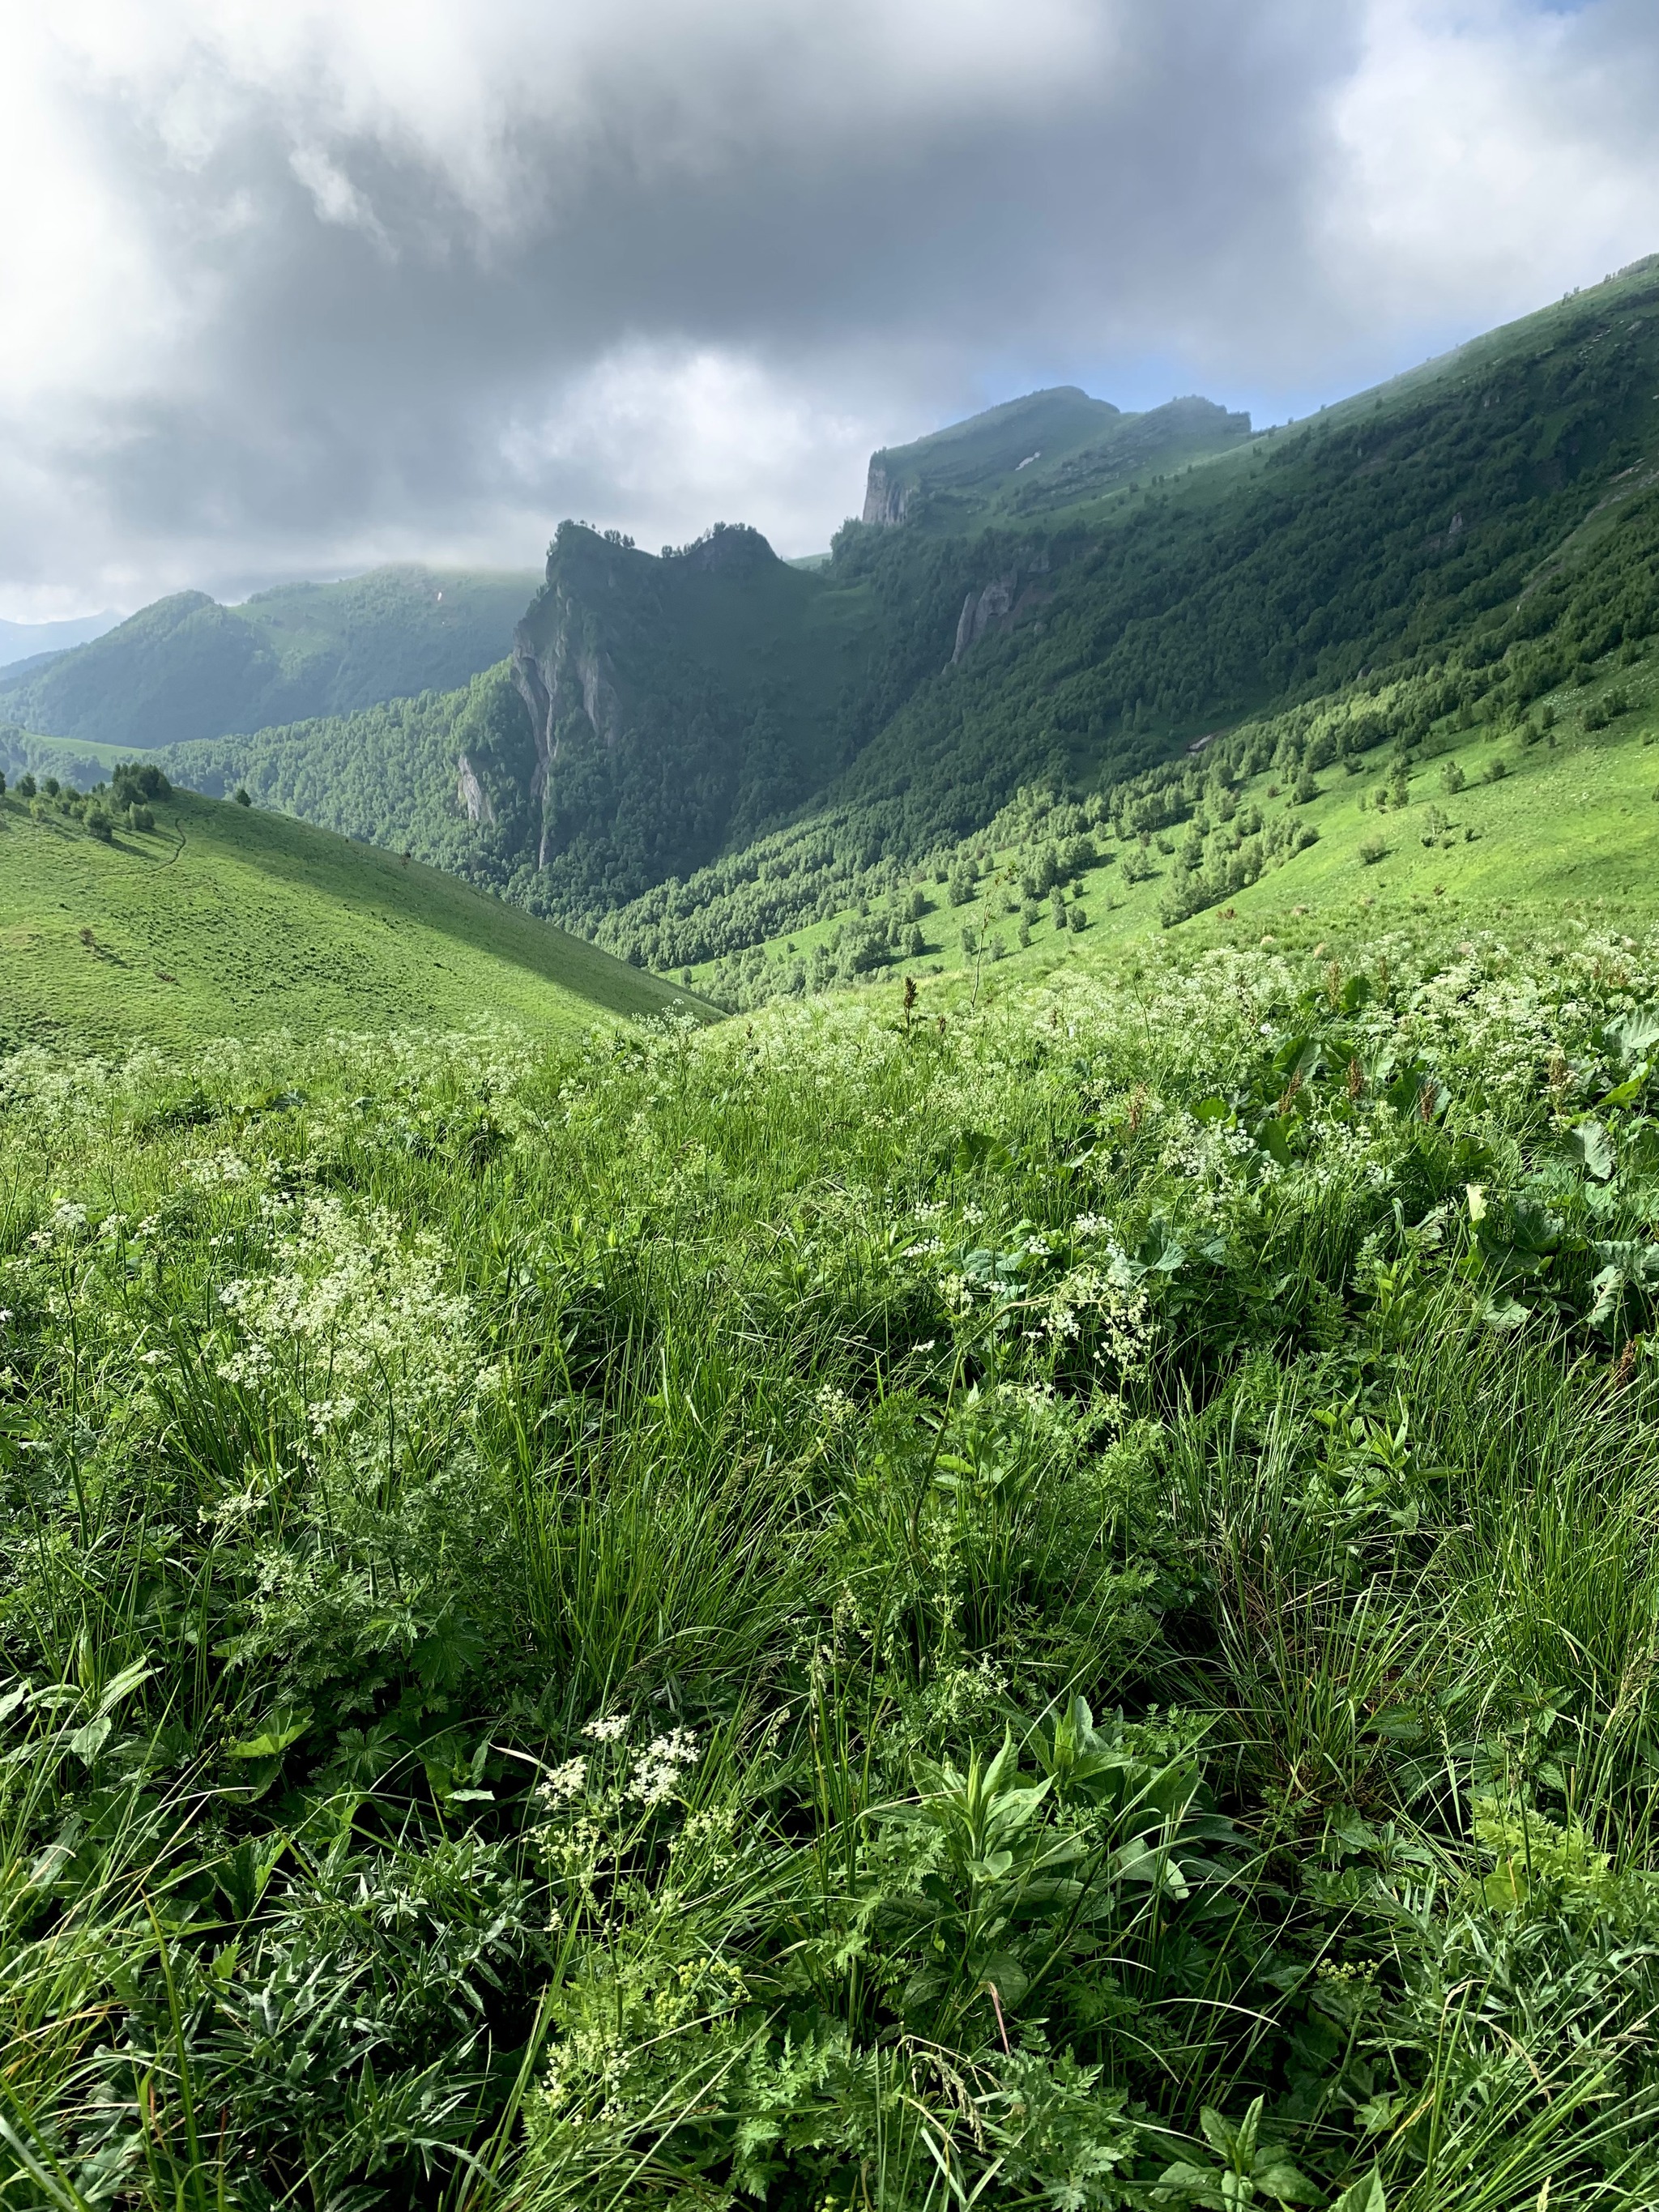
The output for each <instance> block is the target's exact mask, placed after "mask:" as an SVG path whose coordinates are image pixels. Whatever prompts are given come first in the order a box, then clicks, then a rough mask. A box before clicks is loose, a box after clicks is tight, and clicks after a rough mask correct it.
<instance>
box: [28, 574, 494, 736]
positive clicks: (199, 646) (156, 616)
mask: <svg viewBox="0 0 1659 2212" xmlns="http://www.w3.org/2000/svg"><path fill="white" fill-rule="evenodd" d="M537 583H538V577H537V576H536V575H535V574H533V573H519V572H516V571H502V572H490V571H476V572H474V571H465V570H436V569H429V568H376V569H374V570H372V571H371V572H370V573H369V574H368V575H364V576H354V577H350V578H349V579H347V580H345V581H343V582H341V583H334V584H284V585H282V586H278V587H277V588H276V589H275V590H272V591H269V592H258V593H257V594H256V595H255V596H254V597H253V598H252V599H248V600H247V601H246V602H245V603H244V604H243V605H241V606H239V607H226V606H221V605H219V604H218V602H217V601H216V600H214V599H210V598H208V596H207V594H206V593H205V592H175V593H174V594H173V597H171V598H170V599H158V600H156V601H155V604H154V605H151V606H148V607H145V608H143V609H142V610H141V611H139V612H138V613H137V614H136V615H133V616H131V617H130V618H129V619H128V620H127V621H125V622H124V623H118V625H117V626H116V628H114V629H111V630H108V631H106V633H105V635H102V636H100V637H98V638H96V639H94V641H92V642H90V643H89V644H86V645H82V646H80V647H76V650H74V651H73V652H69V653H59V654H57V655H55V656H54V657H53V658H52V659H50V660H48V661H46V663H44V664H38V663H37V664H34V665H30V666H28V667H26V668H24V669H21V670H20V671H15V672H13V673H12V674H10V675H9V676H8V675H6V674H4V673H0V721H4V722H9V723H16V724H21V726H24V727H26V728H27V729H29V730H32V731H34V732H38V733H40V735H42V736H45V737H54V738H72V739H79V740H81V741H82V742H91V743H96V744H111V745H116V746H119V747H121V748H123V749H125V750H149V749H150V748H153V747H155V746H157V745H164V744H178V743H179V742H181V741H184V740H188V739H190V738H207V737H217V736H219V735H220V734H221V733H222V732H226V731H233V730H235V731H247V730H257V729H262V728H265V727H268V726H270V725H272V724H275V723H283V722H290V721H295V720H299V719H300V718H301V717H302V716H306V715H313V714H347V713H349V712H350V711H351V710H352V709H354V708H359V707H366V706H369V705H372V704H373V703H374V702H377V701H379V700H382V699H394V698H409V697H413V696H416V694H418V693H420V692H422V691H426V690H440V691H444V690H453V688H454V687H455V686H456V685H458V684H465V682H466V681H467V679H468V678H470V677H471V676H472V675H474V674H475V673H476V672H477V671H478V670H479V669H480V668H487V667H488V666H489V664H490V663H491V662H492V661H494V660H499V659H501V656H502V654H503V653H505V652H506V651H507V647H508V645H509V643H510V642H511V640H512V635H513V623H514V622H515V621H516V620H517V619H518V617H519V616H520V614H521V613H522V611H523V610H524V605H525V602H526V599H527V598H528V597H529V596H530V594H531V593H532V592H533V591H534V590H535V588H536V586H537Z"/></svg>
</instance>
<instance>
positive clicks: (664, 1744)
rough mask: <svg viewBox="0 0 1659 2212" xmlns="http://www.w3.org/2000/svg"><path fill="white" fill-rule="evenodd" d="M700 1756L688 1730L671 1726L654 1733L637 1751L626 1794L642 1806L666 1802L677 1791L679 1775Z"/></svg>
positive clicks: (693, 1738)
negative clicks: (661, 1732)
mask: <svg viewBox="0 0 1659 2212" xmlns="http://www.w3.org/2000/svg"><path fill="white" fill-rule="evenodd" d="M701 1756H702V1753H701V1751H700V1749H699V1747H698V1744H697V1739H696V1736H695V1735H693V1733H692V1732H691V1730H690V1729H678V1728H677V1729H672V1730H671V1731H670V1733H669V1734H668V1735H655V1736H653V1737H652V1739H651V1741H650V1742H649V1743H648V1744H647V1746H646V1747H645V1749H644V1751H643V1752H641V1754H640V1757H639V1759H638V1761H637V1762H636V1764H635V1768H634V1771H633V1773H632V1775H631V1776H630V1777H629V1784H628V1794H629V1796H630V1797H635V1798H637V1799H638V1800H639V1802H640V1803H641V1805H644V1806H647V1807H649V1806H652V1805H665V1804H666V1803H667V1802H668V1801H669V1799H670V1798H671V1797H673V1796H676V1795H677V1794H678V1790H679V1786H680V1778H681V1777H682V1776H683V1775H684V1773H685V1772H686V1771H688V1770H689V1769H690V1768H691V1767H693V1766H695V1765H696V1763H697V1760H698V1759H699V1758H700V1757H701Z"/></svg>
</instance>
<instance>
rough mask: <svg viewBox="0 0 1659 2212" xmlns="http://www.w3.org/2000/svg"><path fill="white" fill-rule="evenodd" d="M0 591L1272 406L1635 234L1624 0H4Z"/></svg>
mask: <svg viewBox="0 0 1659 2212" xmlns="http://www.w3.org/2000/svg"><path fill="white" fill-rule="evenodd" d="M0 64H3V65H0V617H9V618H10V619H12V620H25V621H42V620H48V619H52V618H57V617H69V616H74V615H78V614H82V613H84V612H87V611H91V610H93V609H95V608H101V607H106V606H109V607H117V608H120V609H123V610H129V609H131V608H133V607H136V606H138V605H143V604H144V603H145V602H147V601H148V600H149V599H154V598H155V597H157V596H159V595H160V594H161V593H162V592H168V591H173V590H179V589H182V588H185V587H194V588H200V589H204V590H208V591H211V592H214V593H216V595H217V596H219V597H222V598H234V597H237V596H240V595H242V594H244V593H246V592H247V591H249V590H251V589H253V588H256V587H257V586H260V585H262V584H266V583H270V582H275V581H278V580H283V579H286V578H289V577H294V576H307V575H315V576H324V575H337V574H343V573H347V572H349V571H351V570H353V569H360V568H365V567H368V566H371V565H373V564H374V563H376V562H380V561H384V560H410V559H416V560H418V559H427V560H433V561H439V562H477V563H479V564H483V565H490V566H497V567H513V568H527V567H533V566H536V565H538V563H539V562H540V560H541V558H542V556H543V554H544V550H545V547H546V544H547V541H548V538H549V537H550V535H551V532H552V529H553V527H554V526H555V524H556V522H557V521H558V520H559V519H560V518H561V517H562V516H563V515H566V514H574V515H577V516H580V517H581V518H583V519H586V520H592V521H593V522H595V523H598V524H600V525H602V526H615V527H617V528H621V529H623V530H625V531H627V532H629V533H630V534H631V535H632V536H634V537H635V538H636V539H637V540H638V541H639V543H641V544H644V545H647V546H651V547H653V548H654V547H655V546H657V545H659V544H678V543H682V542H684V540H685V539H687V538H691V537H694V536H696V534H697V533H698V532H700V531H702V529H704V528H705V527H706V526H708V524H709V523H711V522H713V521H714V520H728V521H745V522H750V523H752V524H754V525H755V526H757V527H758V528H760V529H762V530H763V531H764V532H766V533H767V535H768V536H769V538H771V539H772V541H773V543H774V544H775V545H776V546H777V548H778V550H780V551H781V552H783V553H785V554H795V553H805V552H811V551H815V550H821V549H822V548H823V546H824V545H826V544H828V542H829V536H830V533H831V532H832V531H833V530H834V529H835V528H836V526H837V525H838V524H839V522H840V521H841V520H842V518H843V516H845V515H847V514H848V513H854V512H856V511H857V509H858V507H859V506H860V502H861V500H862V495H863V484H864V472H865V467H866V461H867V458H868V455H869V453H870V452H871V450H872V447H877V446H879V445H883V444H898V443H902V442H904V441H907V440H908V439H910V438H913V437H915V436H917V435H921V433H923V432H925V431H927V430H929V429H933V428H937V427H939V425H940V424H942V423H944V422H951V421H953V420H957V419H959V418H960V417H961V416H964V415H967V414H970V413H972V412H974V411H975V410H976V409H978V408H980V407H982V406H986V405H989V404H993V403H994V402H995V401H997V400H1000V399H1004V398H1011V397H1012V396H1014V395H1015V394H1017V393H1018V392H1024V391H1029V390H1031V389H1034V388H1036V387H1037V386H1042V385H1048V384H1060V383H1075V384H1080V385H1082V386H1085V388H1086V389H1087V390H1089V391H1091V392H1096V393H1098V394H1099V395H1101V396H1102V397H1104V398H1110V399H1113V400H1115V401H1116V402H1117V403H1118V404H1120V405H1121V406H1126V407H1137V406H1149V405H1156V404H1158V403H1159V402H1161V401H1162V400H1164V399H1166V398H1170V397H1171V396H1172V395H1174V394H1175V393H1177V392H1204V393H1206V394H1207V395H1208V396H1209V397H1211V398H1215V399H1218V400H1220V401H1223V402H1225V404H1227V405H1229V406H1231V407H1246V408H1249V410H1250V411H1251V412H1252V414H1253V415H1254V416H1255V419H1256V421H1257V422H1259V423H1260V422H1271V421H1283V420H1285V419H1286V418H1287V417H1288V416H1296V415H1301V414H1304V413H1306V412H1308V411H1310V410H1311V409H1313V408H1315V407H1316V406H1317V405H1319V404H1321V403H1322V402H1323V401H1326V400H1329V399H1334V398H1339V397H1340V396H1342V395H1343V394H1344V393H1346V392H1350V391H1352V390H1356V389H1358V388H1361V387H1363V386H1366V385H1368V384H1370V383H1372V382H1376V381H1378V380H1381V379H1382V378H1383V377H1385V376H1387V375H1389V374H1393V373H1394V372H1395V371H1396V370H1398V369H1400V368H1405V367H1408V366H1410V365H1411V364H1412V363H1413V362H1418V361H1421V360H1423V359H1424V358H1425V357H1426V356H1429V355H1430V354H1431V353H1434V352H1437V351H1439V350H1442V349H1443V348H1445V347H1446V346H1447V345H1449V344H1451V343H1456V342H1457V341H1459V340H1460V339H1462V338H1464V337H1469V336H1472V335H1474V333H1475V332H1476V331H1480V330H1482V329H1485V328H1487V327H1490V326H1491V325H1493V324H1494V323H1498V322H1501V321H1504V320H1506V319H1509V318H1510V317H1512V316H1514V315H1517V314H1521V313H1525V312H1526V311H1527V310H1528V309H1529V308H1531V307H1537V306H1540V305H1541V304H1543V303H1544V302H1545V301H1548V300H1551V299H1553V298H1558V297H1559V295H1561V294H1562V293H1563V292H1564V291H1565V290H1567V289H1569V288H1570V287H1571V286H1574V285H1577V284H1583V283H1594V282H1595V281H1596V280H1597V279H1599V278H1600V277H1601V276H1603V275H1604V274H1606V273H1607V271H1609V270H1613V269H1615V268H1618V267H1620V266H1622V265H1623V264H1626V263H1627V262H1629V261H1631V260H1633V259H1635V258H1638V257H1639V256H1641V255H1643V254H1645V253H1648V252H1653V251H1655V250H1656V249H1659V134H1656V133H1655V132H1654V131H1653V129H1652V118H1653V117H1654V115H1655V114H1656V113H1659V9H1655V8H1654V6H1653V4H1652V0H1584V4H1582V5H1577V6H1571V7H1568V6H1549V7H1546V6H1542V5H1540V4H1539V0H1182V4H1181V5H1179V6H1175V5H1170V4H1169V0H1021V5H1020V6H1019V7H1018V8H1012V9H1011V8H1010V7H1008V6H1007V5H1006V0H836V5H835V6H834V7H826V6H824V5H823V0H605V5H604V6H603V7H599V6H595V5H593V4H592V0H580V4H573V0H395V4H394V0H282V4H281V5H279V6H276V7H272V6H271V5H270V0H52V6H51V7H50V8H47V7H45V6H43V5H41V4H40V0H0Z"/></svg>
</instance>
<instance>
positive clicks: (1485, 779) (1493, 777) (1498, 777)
mask: <svg viewBox="0 0 1659 2212" xmlns="http://www.w3.org/2000/svg"><path fill="white" fill-rule="evenodd" d="M1508 774H1509V769H1508V767H1507V765H1506V764H1505V763H1504V762H1503V761H1501V760H1495V761H1488V762H1487V763H1486V768H1485V769H1484V771H1483V772H1482V775H1481V778H1480V781H1481V782H1482V783H1502V781H1504V777H1505V776H1506V775H1508Z"/></svg>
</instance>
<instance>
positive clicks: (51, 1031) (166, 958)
mask: <svg viewBox="0 0 1659 2212" xmlns="http://www.w3.org/2000/svg"><path fill="white" fill-rule="evenodd" d="M156 823H157V826H156V829H155V832H154V834H152V835H130V834H128V833H125V832H123V833H121V834H120V835H119V836H118V838H117V840H116V842H114V844H112V845H109V846H106V845H100V843H98V842H96V841H95V840H94V838H92V837H91V836H88V834H87V833H86V831H85V830H84V829H82V828H81V827H80V826H79V825H78V824H77V823H70V822H63V823H60V822H59V821H58V818H57V817H48V818H47V819H46V821H44V822H37V821H35V820H33V819H32V818H31V816H30V814H29V811H28V810H27V808H26V807H25V806H24V805H22V804H21V802H20V801H19V800H18V799H16V798H15V797H12V798H9V799H4V800H0V1049H3V1048H5V1047H6V1046H8V1045H15V1044H17V1043H19V1042H24V1041H34V1042H76V1043H80V1044H86V1045H91V1046H96V1047H100V1048H111V1047H118V1046H121V1045H125V1044H132V1043H137V1042H155V1043H160V1044H164V1045H168V1046H172V1047H175V1048H176V1047H179V1046H183V1045H187V1044H188V1043H189V1042H191V1041H192V1040H196V1039H200V1038H204V1037H209V1036H222V1035H227V1034H237V1035H241V1036H253V1035H258V1034H260V1033H263V1032H264V1031H267V1030H274V1029H279V1028H280V1029H288V1030H294V1031H295V1032H297V1033H299V1034H301V1035H310V1034H314V1033H316V1032H318V1031H319V1030H323V1029H325V1028H328V1027H331V1026H338V1027H343V1028H348V1029H356V1030H380V1029H387V1028H391V1027H393V1026H403V1027H424V1026H427V1025H428V1024H429V1025H431V1026H432V1027H435V1028H444V1027H453V1026H455V1025H457V1024H465V1023H467V1022H471V1021H474V1020H477V1019H478V1018H481V1017H489V1016H500V1017H502V1018H509V1019H512V1020H514V1021H518V1022H521V1023H524V1024H527V1025H529V1026H531V1027H532V1028H535V1029H538V1030H539V1029H549V1030H576V1029H580V1028H581V1027H583V1026H585V1025H586V1024H588V1023H590V1022H592V1020H593V1019H594V1018H595V1017H596V1016H599V1015H602V1014H623V1015H636V1014H651V1013H660V1012H666V1011H668V1010H669V1009H670V1008H671V1007H672V1006H675V1005H684V1003H685V1000H684V995H683V994H679V993H676V992H674V991H672V990H671V988H670V987H668V986H667V985H665V984H663V983H661V982H659V981H658V980H657V979H656V978H655V977H653V976H650V975H643V974H641V973H640V972H638V971H637V970H635V969H630V968H628V967H625V966H624V965H623V963H621V962H619V961H616V960H613V959H611V957H609V955H607V954H605V953H603V952H599V951H596V950H595V949H594V948H593V947H592V946H591V945H584V944H583V943H582V942H581V941H580V939H576V938H573V937H568V936H567V935H566V934H565V933H563V932H562V930H557V929H554V928H552V927H549V926H548V925H546V924H544V923H542V922H538V921H534V920H533V919H532V917H531V916H530V915H526V914H525V913H524V912H522V911H521V910H520V908H514V907H509V906H505V905H502V904H501V903H499V902H496V901H495V900H493V899H489V898H485V897H483V896H480V895H479V894H478V893H477V892H475V891H472V890H468V889H467V888H466V887H465V885H463V884H459V883H457V882H455V881H454V880H453V878H450V877H447V876H444V875H441V874H440V873H438V872H436V871H435V870H433V869H430V868H426V867H422V866H420V865H419V864H418V863H411V864H410V865H408V866H404V864H403V863H402V862H401V861H400V860H398V859H397V858H395V857H393V856H392V855H391V854H384V853H380V852H377V851H375V850H374V849H372V848H366V847H362V846H358V845H354V844H350V843H349V842H347V841H346V840H345V839H343V838H340V837H335V836H330V835H329V834H328V833H327V832H325V831H323V830H319V829H311V828H309V827H307V825H305V824H303V823H297V822H292V821H289V820H287V819H285V818H283V817H279V816H272V815H267V814H262V813H257V812H250V811H247V810H246V809H244V808H241V807H238V806H234V805H229V804H221V803H216V802H215V801H213V800H209V799H197V798H194V797H191V796H190V795H188V794H181V795H180V796H179V798H178V799H176V800H175V801H174V802H173V803H172V804H171V805H164V806H161V807H158V809H157V810H156ZM87 930H89V931H90V932H91V933H92V938H93V943H92V944H91V945H88V944H87V942H86V941H85V939H83V936H82V932H83V931H87Z"/></svg>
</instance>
